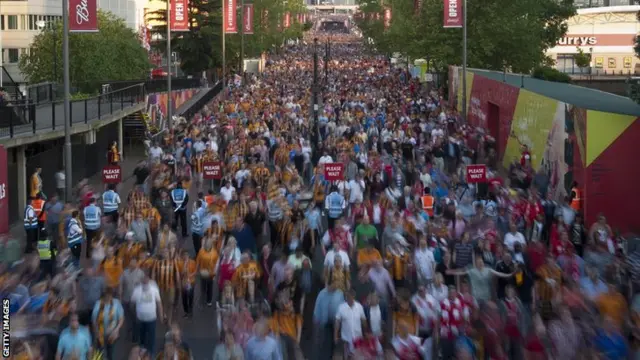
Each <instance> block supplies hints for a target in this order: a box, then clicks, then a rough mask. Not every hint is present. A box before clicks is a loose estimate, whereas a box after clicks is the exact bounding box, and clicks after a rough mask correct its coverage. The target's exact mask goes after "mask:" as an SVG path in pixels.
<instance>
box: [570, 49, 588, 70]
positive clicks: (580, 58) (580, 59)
mask: <svg viewBox="0 0 640 360" xmlns="http://www.w3.org/2000/svg"><path fill="white" fill-rule="evenodd" d="M576 49H577V51H578V52H577V53H576V54H575V55H573V60H574V61H575V62H576V66H577V67H579V68H581V69H582V68H586V67H589V65H590V64H591V55H589V54H585V52H584V51H583V50H582V49H581V48H579V47H576Z"/></svg>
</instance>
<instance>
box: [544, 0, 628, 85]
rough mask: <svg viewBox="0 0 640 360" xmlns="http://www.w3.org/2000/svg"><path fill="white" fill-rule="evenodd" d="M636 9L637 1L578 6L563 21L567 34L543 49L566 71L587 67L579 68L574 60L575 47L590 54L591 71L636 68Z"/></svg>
mask: <svg viewBox="0 0 640 360" xmlns="http://www.w3.org/2000/svg"><path fill="white" fill-rule="evenodd" d="M639 10H640V6H637V5H633V6H610V7H600V8H588V9H580V10H578V14H577V15H576V16H574V17H572V18H570V19H569V20H568V21H567V24H568V26H569V29H568V31H567V34H566V35H565V36H564V37H562V38H560V39H559V40H558V42H557V44H556V46H555V47H553V48H551V49H549V50H547V55H548V56H550V57H551V58H553V59H554V60H555V61H556V68H557V69H558V70H560V71H563V72H566V73H573V74H580V73H589V69H588V68H585V69H580V68H578V67H577V66H576V64H575V59H574V56H575V54H577V53H578V51H579V50H578V49H580V50H582V51H583V52H584V53H585V54H587V55H590V56H591V73H592V74H629V73H634V72H640V61H639V59H638V58H637V57H636V56H635V52H634V49H633V47H634V43H635V37H636V35H637V34H638V32H639V31H640V23H639V22H638V19H637V17H636V16H637V13H638V11H639ZM636 66H638V69H637V70H636Z"/></svg>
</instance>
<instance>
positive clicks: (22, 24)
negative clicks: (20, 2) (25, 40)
mask: <svg viewBox="0 0 640 360" xmlns="http://www.w3.org/2000/svg"><path fill="white" fill-rule="evenodd" d="M20 30H27V15H20Z"/></svg>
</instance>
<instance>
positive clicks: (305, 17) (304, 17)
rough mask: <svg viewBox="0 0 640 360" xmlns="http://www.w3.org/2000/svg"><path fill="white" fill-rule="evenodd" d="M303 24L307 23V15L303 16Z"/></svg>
mask: <svg viewBox="0 0 640 360" xmlns="http://www.w3.org/2000/svg"><path fill="white" fill-rule="evenodd" d="M302 22H303V23H305V24H306V23H307V13H304V14H302Z"/></svg>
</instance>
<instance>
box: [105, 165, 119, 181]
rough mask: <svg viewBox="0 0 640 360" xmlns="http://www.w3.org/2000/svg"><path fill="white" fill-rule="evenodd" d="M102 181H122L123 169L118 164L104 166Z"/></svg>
mask: <svg viewBox="0 0 640 360" xmlns="http://www.w3.org/2000/svg"><path fill="white" fill-rule="evenodd" d="M102 182H103V183H105V184H119V183H121V182H122V169H121V168H120V166H118V165H107V166H105V167H104V168H102Z"/></svg>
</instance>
